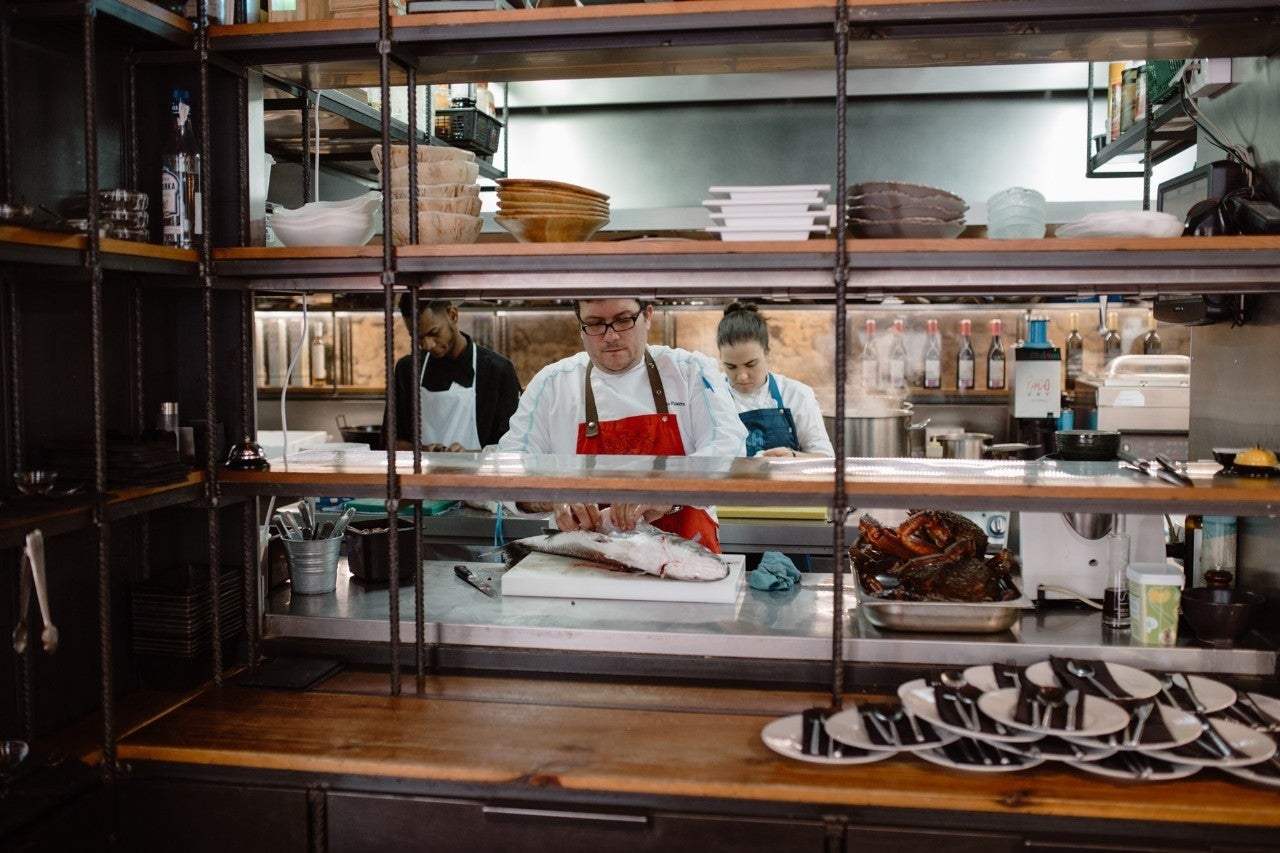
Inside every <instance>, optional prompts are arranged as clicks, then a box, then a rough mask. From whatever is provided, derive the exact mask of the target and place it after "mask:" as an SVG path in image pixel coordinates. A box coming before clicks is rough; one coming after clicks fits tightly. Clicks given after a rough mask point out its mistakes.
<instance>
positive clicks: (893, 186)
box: [848, 181, 969, 238]
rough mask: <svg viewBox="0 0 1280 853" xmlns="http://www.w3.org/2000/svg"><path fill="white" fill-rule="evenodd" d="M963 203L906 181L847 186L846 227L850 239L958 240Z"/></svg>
mask: <svg viewBox="0 0 1280 853" xmlns="http://www.w3.org/2000/svg"><path fill="white" fill-rule="evenodd" d="M968 209H969V205H968V204H966V203H965V200H964V199H962V198H961V197H960V196H958V195H956V194H955V193H953V192H949V191H947V190H943V189H938V188H937V187H931V186H928V185H926V184H913V183H909V182H907V181H868V182H866V183H861V184H853V185H851V186H850V187H849V198H848V224H849V233H850V234H851V235H852V236H854V237H872V238H876V237H947V238H949V237H958V236H960V232H961V231H963V230H964V212H965V211H966V210H968Z"/></svg>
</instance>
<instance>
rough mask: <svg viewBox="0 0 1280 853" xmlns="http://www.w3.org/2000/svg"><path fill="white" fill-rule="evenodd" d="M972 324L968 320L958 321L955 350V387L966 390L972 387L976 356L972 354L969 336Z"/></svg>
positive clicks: (971, 342) (971, 343) (971, 341)
mask: <svg viewBox="0 0 1280 853" xmlns="http://www.w3.org/2000/svg"><path fill="white" fill-rule="evenodd" d="M971 329H972V325H971V324H970V322H969V321H968V320H961V321H960V348H959V350H958V351H957V352H956V388H958V389H959V390H961V391H968V390H969V389H970V388H972V387H973V381H974V380H973V377H974V366H975V363H976V357H975V356H974V354H973V340H972V339H971V338H970V337H969V335H970V332H971Z"/></svg>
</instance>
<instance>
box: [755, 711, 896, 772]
mask: <svg viewBox="0 0 1280 853" xmlns="http://www.w3.org/2000/svg"><path fill="white" fill-rule="evenodd" d="M803 735H804V718H803V717H802V716H801V715H800V714H792V715H791V716H789V717H779V718H778V719H776V720H774V721H772V722H771V723H769V724H767V725H766V726H765V727H764V730H763V731H761V732H760V739H761V740H763V741H764V745H765V746H767V747H769V748H770V749H772V750H773V751H774V752H776V753H778V754H779V755H785V756H786V757H787V758H795V759H798V760H800V761H807V762H809V763H810V764H870V763H871V762H873V761H883V760H884V759H886V758H889V757H890V756H892V755H893V753H892V752H859V753H858V754H856V755H848V756H840V757H839V758H837V757H835V756H827V755H808V754H806V753H805V751H804V750H803V749H802V748H801V746H800V739H801V737H803Z"/></svg>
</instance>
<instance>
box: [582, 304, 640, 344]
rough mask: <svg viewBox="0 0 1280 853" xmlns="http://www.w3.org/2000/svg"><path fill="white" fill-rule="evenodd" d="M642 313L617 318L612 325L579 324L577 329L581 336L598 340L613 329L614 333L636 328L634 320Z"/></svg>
mask: <svg viewBox="0 0 1280 853" xmlns="http://www.w3.org/2000/svg"><path fill="white" fill-rule="evenodd" d="M643 313H644V309H643V308H642V309H641V310H639V311H637V312H636V313H634V314H632V315H631V316H630V317H619V318H618V319H617V320H614V321H613V322H612V323H581V324H579V326H578V328H580V329H582V332H583V334H586V335H591V336H592V337H593V338H598V337H600V336H601V335H603V334H604V333H605V332H607V331H609V330H610V329H613V330H614V331H615V332H626V331H630V330H631V329H634V328H635V327H636V320H637V319H639V317H640V315H641V314H643Z"/></svg>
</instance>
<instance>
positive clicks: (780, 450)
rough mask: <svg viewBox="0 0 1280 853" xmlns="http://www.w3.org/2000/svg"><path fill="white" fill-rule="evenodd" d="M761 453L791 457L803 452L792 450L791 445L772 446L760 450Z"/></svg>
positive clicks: (762, 454)
mask: <svg viewBox="0 0 1280 853" xmlns="http://www.w3.org/2000/svg"><path fill="white" fill-rule="evenodd" d="M760 455H761V456H784V457H786V458H788V459H789V458H791V457H793V456H800V455H801V454H800V453H798V452H796V451H794V450H792V449H791V448H790V447H770V448H769V449H768V450H762V451H760Z"/></svg>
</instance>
